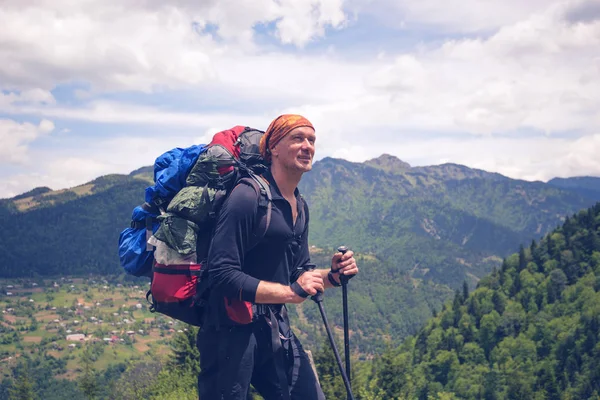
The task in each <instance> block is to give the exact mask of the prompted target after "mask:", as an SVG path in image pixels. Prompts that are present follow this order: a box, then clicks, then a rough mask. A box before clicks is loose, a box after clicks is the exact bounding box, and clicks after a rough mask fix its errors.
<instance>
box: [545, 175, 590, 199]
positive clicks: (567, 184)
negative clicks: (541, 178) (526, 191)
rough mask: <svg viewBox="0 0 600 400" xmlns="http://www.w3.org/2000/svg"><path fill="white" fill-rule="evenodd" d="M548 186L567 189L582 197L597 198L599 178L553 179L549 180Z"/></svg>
mask: <svg viewBox="0 0 600 400" xmlns="http://www.w3.org/2000/svg"><path fill="white" fill-rule="evenodd" d="M548 184H549V185H552V186H555V187H557V188H561V189H568V190H571V191H574V192H577V193H580V194H582V195H584V196H598V194H600V178H596V177H593V176H579V177H574V178H554V179H551V180H549V181H548Z"/></svg>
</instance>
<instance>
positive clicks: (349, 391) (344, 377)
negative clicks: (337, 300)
mask: <svg viewBox="0 0 600 400" xmlns="http://www.w3.org/2000/svg"><path fill="white" fill-rule="evenodd" d="M314 268H315V266H314V265H309V266H308V270H309V271H310V270H313V269H314ZM311 300H313V301H314V302H315V303H317V306H319V311H320V312H321V317H322V318H323V324H324V325H325V330H326V331H327V336H328V337H329V342H330V343H331V348H332V350H333V355H334V356H335V360H336V361H337V364H338V368H339V369H340V373H341V374H342V380H343V381H344V386H346V392H347V394H348V398H347V400H354V396H353V395H352V388H351V387H350V381H349V380H348V376H347V375H346V371H345V370H344V367H343V366H342V359H341V358H340V353H338V350H337V347H336V345H335V340H334V339H333V334H332V333H331V329H330V328H329V322H328V321H327V315H325V309H324V308H323V293H321V292H317V294H315V295H314V296H311Z"/></svg>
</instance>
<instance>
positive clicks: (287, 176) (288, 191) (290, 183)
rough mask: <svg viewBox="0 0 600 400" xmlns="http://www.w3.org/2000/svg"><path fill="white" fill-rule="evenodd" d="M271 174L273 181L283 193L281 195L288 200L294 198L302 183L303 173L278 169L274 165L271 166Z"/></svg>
mask: <svg viewBox="0 0 600 400" xmlns="http://www.w3.org/2000/svg"><path fill="white" fill-rule="evenodd" d="M271 174H272V175H273V179H275V182H276V183H277V187H278V188H279V191H280V192H281V195H282V196H283V197H285V198H286V199H289V198H292V197H294V191H295V190H296V188H297V187H298V183H300V178H302V173H301V172H300V173H293V172H291V171H288V170H285V169H283V168H277V167H275V166H274V165H272V166H271Z"/></svg>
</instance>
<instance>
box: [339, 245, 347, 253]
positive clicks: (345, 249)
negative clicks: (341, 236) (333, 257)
mask: <svg viewBox="0 0 600 400" xmlns="http://www.w3.org/2000/svg"><path fill="white" fill-rule="evenodd" d="M337 250H338V251H339V252H340V253H342V254H344V253H346V252H347V251H348V247H346V246H340V247H338V248H337Z"/></svg>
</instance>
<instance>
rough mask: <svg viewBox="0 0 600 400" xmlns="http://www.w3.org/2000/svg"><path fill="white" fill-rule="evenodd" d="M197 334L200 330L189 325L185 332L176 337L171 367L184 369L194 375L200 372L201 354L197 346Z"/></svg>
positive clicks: (173, 342) (173, 344)
mask: <svg viewBox="0 0 600 400" xmlns="http://www.w3.org/2000/svg"><path fill="white" fill-rule="evenodd" d="M197 334H198V328H195V327H193V326H191V325H187V326H186V328H184V330H183V332H179V333H178V334H177V335H175V337H174V338H173V341H172V343H171V350H172V351H173V355H172V357H171V360H170V361H169V367H171V368H177V369H182V370H184V371H187V372H189V373H191V374H194V375H197V374H198V373H199V372H200V352H199V351H198V347H197V346H196V335H197Z"/></svg>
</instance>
